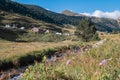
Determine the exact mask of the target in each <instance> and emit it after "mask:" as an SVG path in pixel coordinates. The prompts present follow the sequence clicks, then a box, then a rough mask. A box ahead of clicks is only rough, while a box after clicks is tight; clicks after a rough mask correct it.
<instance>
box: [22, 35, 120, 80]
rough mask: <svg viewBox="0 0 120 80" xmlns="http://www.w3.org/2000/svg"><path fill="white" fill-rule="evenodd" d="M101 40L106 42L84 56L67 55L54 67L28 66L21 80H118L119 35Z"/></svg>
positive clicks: (105, 36)
mask: <svg viewBox="0 0 120 80" xmlns="http://www.w3.org/2000/svg"><path fill="white" fill-rule="evenodd" d="M101 38H106V39H107V41H106V42H105V43H104V44H103V45H102V46H99V47H97V48H92V49H90V50H89V51H88V52H86V53H84V54H81V53H80V54H78V55H76V56H75V55H72V54H69V56H65V57H63V58H62V59H61V60H60V61H59V62H57V63H56V64H54V65H53V64H47V65H46V64H44V63H41V64H38V63H36V65H34V66H29V69H27V70H26V72H25V73H24V75H23V78H22V80H120V34H107V35H101Z"/></svg>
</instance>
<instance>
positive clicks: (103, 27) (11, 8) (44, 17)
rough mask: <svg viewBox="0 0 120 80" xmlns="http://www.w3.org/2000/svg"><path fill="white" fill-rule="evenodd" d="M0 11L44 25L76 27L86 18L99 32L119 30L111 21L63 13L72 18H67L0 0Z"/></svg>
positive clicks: (116, 24) (33, 6)
mask: <svg viewBox="0 0 120 80" xmlns="http://www.w3.org/2000/svg"><path fill="white" fill-rule="evenodd" d="M0 10H2V11H5V12H9V13H11V14H19V15H22V16H26V17H30V18H33V19H35V20H40V21H43V22H46V23H51V24H56V25H59V26H61V27H64V26H63V25H64V24H71V25H75V26H76V25H78V24H79V23H80V21H81V20H82V19H85V18H88V19H89V20H91V21H92V22H94V23H95V24H96V28H97V29H98V30H100V31H108V32H111V31H113V30H119V29H120V27H119V25H118V23H117V21H116V20H113V19H106V18H95V17H88V16H83V15H79V16H73V14H75V15H76V13H71V12H70V11H65V12H68V13H70V14H72V16H68V15H65V14H61V13H55V12H52V11H49V10H46V9H44V8H42V7H40V6H36V5H26V4H21V3H18V2H13V1H11V0H0Z"/></svg>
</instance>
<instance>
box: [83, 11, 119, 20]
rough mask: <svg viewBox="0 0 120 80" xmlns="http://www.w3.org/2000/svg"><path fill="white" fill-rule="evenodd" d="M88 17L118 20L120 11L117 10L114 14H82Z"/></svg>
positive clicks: (95, 12)
mask: <svg viewBox="0 0 120 80" xmlns="http://www.w3.org/2000/svg"><path fill="white" fill-rule="evenodd" d="M81 14H83V15H86V16H95V17H100V18H112V19H117V18H119V17H120V11H118V10H116V11H113V12H103V11H100V10H96V11H94V12H93V13H81Z"/></svg>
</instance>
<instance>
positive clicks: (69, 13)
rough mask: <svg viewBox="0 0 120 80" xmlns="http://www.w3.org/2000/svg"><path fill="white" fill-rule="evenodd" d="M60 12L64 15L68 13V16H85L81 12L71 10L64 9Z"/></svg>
mask: <svg viewBox="0 0 120 80" xmlns="http://www.w3.org/2000/svg"><path fill="white" fill-rule="evenodd" d="M61 13H62V14H64V15H68V16H85V15H82V14H78V13H75V12H72V11H70V10H64V11H63V12H61Z"/></svg>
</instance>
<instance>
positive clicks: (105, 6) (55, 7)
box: [16, 0, 120, 13]
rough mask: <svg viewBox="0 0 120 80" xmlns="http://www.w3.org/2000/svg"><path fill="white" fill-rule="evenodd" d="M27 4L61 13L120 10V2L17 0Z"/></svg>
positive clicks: (107, 0) (113, 0) (119, 0)
mask: <svg viewBox="0 0 120 80" xmlns="http://www.w3.org/2000/svg"><path fill="white" fill-rule="evenodd" d="M16 1H18V2H21V3H25V4H35V5H39V6H42V7H44V8H48V9H50V10H51V11H55V12H61V11H63V10H65V9H68V10H72V11H74V12H78V13H81V12H89V13H92V12H94V11H95V10H101V11H109V12H111V11H115V10H120V6H119V5H120V0H16Z"/></svg>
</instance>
